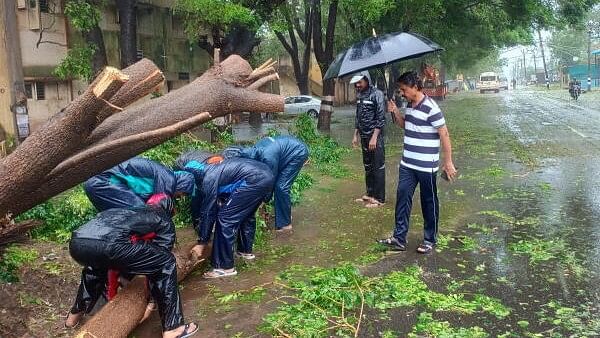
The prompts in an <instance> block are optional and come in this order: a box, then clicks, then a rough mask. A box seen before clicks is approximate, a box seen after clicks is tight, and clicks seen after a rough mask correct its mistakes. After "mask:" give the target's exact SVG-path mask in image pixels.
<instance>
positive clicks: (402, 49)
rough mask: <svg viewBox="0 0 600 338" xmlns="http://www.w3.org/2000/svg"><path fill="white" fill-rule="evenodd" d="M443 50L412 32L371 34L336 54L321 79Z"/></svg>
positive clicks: (341, 75)
mask: <svg viewBox="0 0 600 338" xmlns="http://www.w3.org/2000/svg"><path fill="white" fill-rule="evenodd" d="M442 50H444V49H443V48H442V47H440V46H439V45H438V44H437V43H435V42H433V41H431V40H429V39H428V38H425V37H423V36H421V35H418V34H415V33H390V34H386V35H382V36H377V37H372V38H369V39H367V40H364V41H361V42H358V43H355V44H354V45H352V47H350V48H348V49H347V50H345V51H344V52H342V53H340V54H338V56H337V57H336V58H335V61H333V63H332V64H331V66H329V69H328V70H327V73H326V74H325V77H324V78H323V79H324V80H328V79H332V78H335V77H343V76H345V75H348V74H353V73H356V72H359V71H361V70H366V69H369V68H375V67H379V66H385V65H387V64H390V63H394V62H396V61H402V60H408V59H414V58H418V57H420V56H423V55H427V54H430V53H434V52H437V51H442Z"/></svg>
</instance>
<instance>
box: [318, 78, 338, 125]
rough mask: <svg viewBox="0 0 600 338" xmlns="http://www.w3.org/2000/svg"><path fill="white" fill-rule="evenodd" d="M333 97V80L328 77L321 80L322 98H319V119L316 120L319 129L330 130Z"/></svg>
mask: <svg viewBox="0 0 600 338" xmlns="http://www.w3.org/2000/svg"><path fill="white" fill-rule="evenodd" d="M334 98H335V80H334V79H329V80H325V81H323V99H322V100H321V110H320V111H319V121H318V122H317V129H318V130H320V131H323V132H329V131H330V130H331V115H332V114H333V100H334Z"/></svg>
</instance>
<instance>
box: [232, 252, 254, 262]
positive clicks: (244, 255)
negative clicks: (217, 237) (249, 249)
mask: <svg viewBox="0 0 600 338" xmlns="http://www.w3.org/2000/svg"><path fill="white" fill-rule="evenodd" d="M235 255H236V256H237V257H239V258H243V259H245V260H247V261H251V260H253V259H255V258H256V256H255V255H254V254H251V253H244V252H236V253H235Z"/></svg>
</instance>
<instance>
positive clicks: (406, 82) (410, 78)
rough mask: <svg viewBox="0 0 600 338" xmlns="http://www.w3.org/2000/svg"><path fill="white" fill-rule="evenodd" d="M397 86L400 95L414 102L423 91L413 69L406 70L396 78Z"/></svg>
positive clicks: (417, 75)
mask: <svg viewBox="0 0 600 338" xmlns="http://www.w3.org/2000/svg"><path fill="white" fill-rule="evenodd" d="M398 87H399V89H400V92H401V93H402V96H404V97H405V98H406V99H407V100H409V101H411V102H414V101H417V100H418V99H419V98H420V97H421V96H422V95H423V93H422V92H421V90H422V89H423V83H422V82H421V79H420V78H419V74H417V72H415V71H410V72H406V73H404V74H402V75H400V77H399V78H398Z"/></svg>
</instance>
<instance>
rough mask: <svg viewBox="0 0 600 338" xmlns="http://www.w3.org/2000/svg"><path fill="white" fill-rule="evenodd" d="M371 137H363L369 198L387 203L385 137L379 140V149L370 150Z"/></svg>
mask: <svg viewBox="0 0 600 338" xmlns="http://www.w3.org/2000/svg"><path fill="white" fill-rule="evenodd" d="M370 140H371V136H370V135H361V138H360V142H361V146H362V154H363V164H364V166H365V183H366V186H367V196H369V197H373V198H375V199H376V200H378V201H379V202H381V203H385V147H384V142H383V135H381V134H380V135H379V138H378V139H377V147H376V148H375V150H374V151H370V150H369V141H370Z"/></svg>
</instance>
